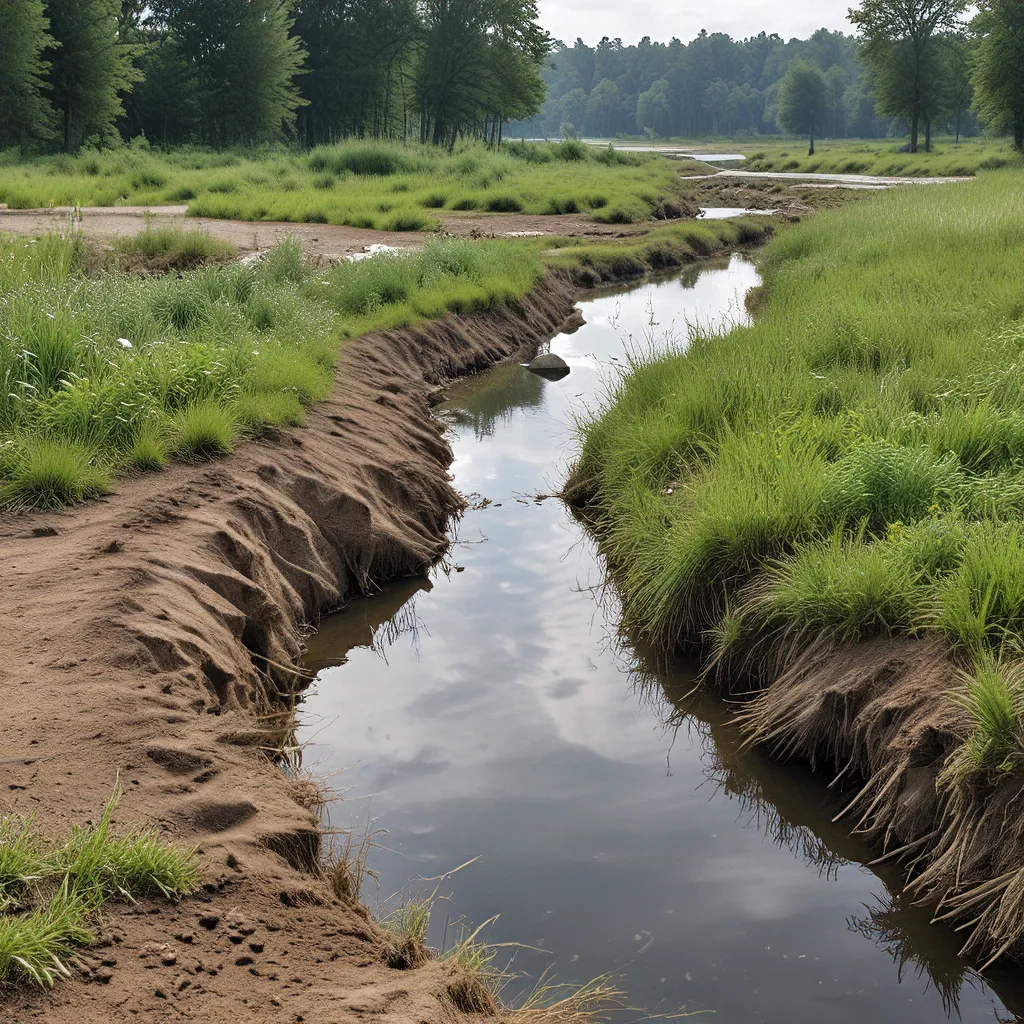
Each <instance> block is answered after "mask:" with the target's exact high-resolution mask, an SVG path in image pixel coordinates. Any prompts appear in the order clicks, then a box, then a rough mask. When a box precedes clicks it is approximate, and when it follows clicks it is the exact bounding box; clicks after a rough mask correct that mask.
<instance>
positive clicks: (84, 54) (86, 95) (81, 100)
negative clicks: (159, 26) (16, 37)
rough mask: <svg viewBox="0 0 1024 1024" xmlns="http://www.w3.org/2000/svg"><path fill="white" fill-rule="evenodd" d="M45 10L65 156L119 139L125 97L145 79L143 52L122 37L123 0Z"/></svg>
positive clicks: (76, 0) (54, 0) (55, 0)
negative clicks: (92, 143) (139, 60)
mask: <svg viewBox="0 0 1024 1024" xmlns="http://www.w3.org/2000/svg"><path fill="white" fill-rule="evenodd" d="M20 2H23V0H20ZM46 9H47V13H48V14H49V17H50V34H51V35H52V37H53V43H52V45H51V46H50V47H49V48H48V49H47V51H46V58H47V60H49V62H50V65H51V67H50V73H49V83H50V92H51V95H52V97H53V104H54V106H55V107H56V108H57V111H58V113H59V115H60V118H61V135H62V141H63V144H64V150H65V152H68V153H71V152H73V151H74V150H76V149H78V148H79V147H80V146H81V145H82V144H83V143H84V142H86V141H93V140H94V141H96V142H104V141H107V140H109V139H112V138H116V137H117V133H116V130H115V127H114V126H115V124H116V123H117V120H118V118H120V117H122V116H123V115H124V107H123V106H122V105H121V94H122V93H127V92H129V91H130V90H131V88H132V86H133V85H134V84H135V83H136V82H137V81H138V80H139V79H140V78H141V74H140V72H139V70H138V69H137V68H136V67H135V66H134V64H133V61H134V59H135V58H136V56H138V54H139V53H140V47H139V46H137V45H134V44H132V43H126V42H124V41H123V40H122V39H121V37H120V36H119V34H118V25H119V21H120V18H121V15H122V9H121V0H48V3H47V8H46Z"/></svg>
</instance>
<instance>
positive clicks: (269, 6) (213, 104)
mask: <svg viewBox="0 0 1024 1024" xmlns="http://www.w3.org/2000/svg"><path fill="white" fill-rule="evenodd" d="M158 6H159V11H160V16H161V20H162V21H163V22H164V23H165V24H166V26H167V28H168V30H169V32H170V34H171V36H173V38H174V40H175V44H176V46H177V47H178V49H179V53H180V57H181V59H182V60H183V61H184V62H185V65H186V67H187V68H188V70H189V76H188V77H189V78H191V80H192V81H193V82H194V83H195V90H196V94H195V100H196V102H197V106H198V109H199V110H200V111H201V126H200V133H201V136H202V139H203V141H205V142H207V143H209V144H211V145H214V146H229V145H237V144H243V145H250V144H253V143H259V142H267V141H271V140H273V139H277V138H279V137H280V136H281V135H282V133H287V132H289V131H291V130H292V129H293V128H294V126H295V118H296V112H297V110H298V109H299V107H300V106H302V105H303V104H304V103H305V102H306V101H305V100H303V98H302V97H301V96H300V94H299V89H298V85H297V84H296V81H295V79H296V76H297V75H298V74H300V73H301V71H302V65H303V59H304V57H305V55H306V54H305V51H304V50H303V49H302V46H301V43H300V41H299V39H298V38H297V37H296V36H294V35H292V32H291V30H292V26H293V24H294V23H293V20H292V17H291V11H292V3H291V0H165V2H164V3H163V4H160V5H156V4H154V7H158Z"/></svg>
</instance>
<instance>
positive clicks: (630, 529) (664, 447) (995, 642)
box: [573, 171, 1024, 666]
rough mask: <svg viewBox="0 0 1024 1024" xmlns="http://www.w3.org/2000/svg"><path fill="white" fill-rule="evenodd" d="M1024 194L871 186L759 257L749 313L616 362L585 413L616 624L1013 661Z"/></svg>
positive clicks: (583, 487)
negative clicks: (858, 642)
mask: <svg viewBox="0 0 1024 1024" xmlns="http://www.w3.org/2000/svg"><path fill="white" fill-rule="evenodd" d="M1022 248H1024V193H1022V191H1021V189H1020V178H1019V175H1018V174H1016V173H1013V172H1009V171H999V172H992V173H986V174H983V175H980V176H979V177H978V178H977V179H976V180H975V181H972V182H969V183H965V184H963V185H951V186H943V187H942V188H941V189H940V188H935V189H920V190H918V189H909V190H901V191H899V192H893V193H884V194H879V195H876V196H873V197H871V198H870V199H868V200H865V201H864V202H861V203H857V204H855V205H852V206H850V207H847V208H844V209H842V210H838V211H833V212H829V213H825V214H821V215H820V216H818V217H816V218H814V219H813V220H810V221H807V222H804V223H802V224H800V225H798V226H796V227H794V228H793V229H792V230H790V231H787V232H785V233H783V234H780V235H779V236H777V237H776V238H775V239H774V240H773V241H772V242H771V243H770V244H769V246H768V247H767V248H766V250H765V251H764V253H763V258H762V260H761V269H762V272H763V275H764V277H765V281H766V287H767V302H766V304H765V306H764V310H763V313H762V314H761V315H760V316H759V317H758V319H757V320H756V321H755V323H754V324H752V325H751V326H748V327H741V328H738V329H736V330H733V331H732V332H730V333H729V334H728V335H726V336H724V337H717V338H706V337H698V338H696V339H695V340H694V342H693V344H692V345H691V347H690V349H689V351H688V352H687V353H685V354H680V353H670V354H668V355H666V356H664V357H661V358H656V359H653V360H651V361H647V362H641V363H638V364H635V365H633V366H632V367H630V369H629V372H628V373H627V374H626V376H625V377H624V378H623V379H622V380H621V382H620V383H619V385H618V386H617V388H616V389H615V391H614V394H613V395H612V399H613V401H612V402H611V403H610V405H609V407H608V408H607V410H606V411H605V412H604V413H603V414H602V415H600V416H599V417H597V418H596V419H594V420H593V421H591V422H589V423H587V424H585V425H584V426H583V427H582V431H583V438H582V440H583V446H582V452H581V458H580V460H579V464H578V466H577V468H576V470H575V474H574V480H573V485H574V490H576V491H577V492H578V493H581V494H583V495H585V496H586V497H587V498H589V499H590V501H591V502H592V503H593V511H594V513H595V515H596V516H597V522H598V527H599V530H600V532H601V534H602V537H603V538H604V540H605V542H606V545H607V550H608V551H609V554H610V556H611V559H612V561H613V563H614V564H615V565H616V566H617V567H618V572H617V578H618V582H619V585H620V590H621V592H622V596H623V599H624V606H625V614H626V618H627V620H628V622H629V623H630V625H631V626H632V627H633V628H634V629H636V630H638V631H639V632H640V633H641V634H642V635H644V636H645V637H646V638H647V639H649V640H651V641H654V642H656V643H659V644H661V645H664V646H670V647H671V646H674V645H675V644H677V643H679V642H681V641H684V640H696V639H700V638H701V637H702V636H704V635H707V636H710V638H711V639H713V640H714V641H715V643H716V644H717V646H718V648H719V651H718V653H719V654H720V655H721V656H726V657H727V656H729V655H730V654H735V655H737V656H740V655H742V654H743V652H744V651H745V650H752V649H755V648H756V647H757V645H759V644H763V643H764V642H765V641H768V642H769V643H781V642H783V640H785V641H786V642H788V643H792V642H796V643H797V645H798V646H799V645H805V646H806V645H810V644H813V643H815V642H816V640H817V639H818V638H820V637H821V636H822V635H823V634H827V635H830V636H834V637H839V638H841V639H846V640H855V639H859V638H863V637H867V636H875V635H892V636H926V635H927V636H938V637H941V638H942V639H943V641H944V642H945V644H946V645H947V646H948V648H949V649H950V651H951V652H953V655H954V657H955V658H956V659H959V660H960V661H961V663H963V664H965V665H967V666H971V665H973V664H979V665H983V664H984V659H985V658H990V657H997V656H998V657H1005V658H1006V659H1007V662H1008V663H1012V664H1016V660H1017V659H1019V658H1020V656H1021V653H1022V652H1024V554H1022V552H1024V529H1022V527H1021V525H1020V521H1021V516H1022V514H1024V443H1022V441H1024V434H1022V433H1021V429H1022V423H1024V260H1022V259H1021V252H1022Z"/></svg>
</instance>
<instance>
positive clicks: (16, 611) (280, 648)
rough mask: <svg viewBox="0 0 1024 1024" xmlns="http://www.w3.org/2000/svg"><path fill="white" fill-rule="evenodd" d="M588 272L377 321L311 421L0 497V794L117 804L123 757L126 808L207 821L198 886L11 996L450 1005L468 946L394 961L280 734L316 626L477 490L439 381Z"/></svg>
mask: <svg viewBox="0 0 1024 1024" xmlns="http://www.w3.org/2000/svg"><path fill="white" fill-rule="evenodd" d="M572 298H573V289H572V286H571V285H570V284H569V283H568V282H567V281H566V280H565V279H564V278H559V277H554V276H549V277H548V278H547V279H546V280H545V282H544V284H543V285H542V286H541V287H540V288H539V289H537V290H536V291H534V292H533V293H531V295H530V296H528V297H527V298H526V299H524V300H522V301H521V302H519V303H516V304H514V305H512V306H509V307H507V308H501V309H496V310H494V311H489V312H484V313H477V314H466V315H463V316H461V317H454V316H448V317H446V318H443V319H442V320H440V321H436V322H433V323H430V324H423V325H421V326H419V327H415V328H410V329H405V330H394V331H390V332H385V333H383V334H374V335H367V336H365V337H364V338H362V339H360V340H358V341H356V342H352V343H350V344H349V345H347V346H345V347H344V349H343V352H342V356H341V362H340V366H339V372H338V376H337V384H336V386H335V390H334V393H333V394H332V396H331V397H329V398H328V399H327V400H325V401H324V402H322V403H320V404H319V405H317V406H316V407H315V408H314V409H313V410H311V411H310V413H309V414H308V419H307V425H306V427H305V428H304V429H302V430H292V431H284V432H282V433H281V435H280V436H279V437H278V438H277V439H275V440H270V439H264V440H263V441H260V442H255V443H252V444H250V445H246V446H244V447H242V448H241V449H240V450H239V451H237V452H236V453H235V454H234V455H233V456H232V457H231V458H230V459H228V460H225V461H220V462H216V463H212V464H208V465H205V466H201V467H196V466H185V465H178V466H172V467H170V468H169V469H168V470H166V471H165V472H163V473H159V474H151V475H149V476H146V477H141V478H136V479H133V480H129V481H126V482H125V483H124V484H123V485H122V487H121V489H120V491H119V493H118V494H117V496H116V498H114V499H113V500H111V501H108V502H105V503H94V504H91V505H88V506H84V507H81V508H78V509H76V510H73V511H70V512H67V513H64V514H57V513H51V514H45V515H43V514H36V515H32V516H21V517H18V518H15V519H9V520H7V521H5V522H4V523H3V525H2V527H0V551H2V557H3V559H4V564H5V565H7V566H8V567H9V572H8V576H7V582H8V585H7V586H6V587H5V588H4V592H3V596H2V597H0V617H2V620H3V621H4V623H5V625H6V627H7V628H6V629H5V630H4V636H3V640H2V658H3V664H4V666H5V677H6V678H7V679H9V680H10V684H9V686H8V687H7V688H6V690H5V700H6V701H7V707H8V715H7V716H6V721H7V725H6V727H5V730H4V732H5V738H4V743H3V747H4V751H5V755H7V758H8V760H9V763H8V764H6V765H5V769H6V776H7V781H8V789H9V798H8V803H9V805H10V807H11V808H12V809H14V810H18V811H24V812H30V811H31V812H34V813H35V814H36V816H37V819H38V821H39V823H40V826H41V827H44V828H51V827H52V828H56V827H58V826H60V825H61V824H62V823H64V822H66V821H68V820H76V819H77V818H78V817H81V816H83V815H86V814H88V813H89V812H90V810H91V809H93V808H95V807H97V806H102V805H103V802H104V800H105V797H106V796H109V792H110V790H111V788H112V785H113V782H114V780H115V778H116V777H117V775H118V774H119V773H120V776H121V779H122V783H123V785H124V789H125V795H124V798H123V800H122V804H121V806H120V808H119V810H118V817H119V818H120V819H122V820H142V821H145V822H148V823H154V824H158V825H159V826H160V827H161V830H162V831H163V832H164V833H165V834H167V835H169V836H170V837H173V838H174V839H176V840H178V841H180V842H183V843H190V842H191V843H198V844H199V846H200V849H201V860H202V862H203V864H204V866H205V874H206V877H207V879H208V885H207V892H206V893H205V895H204V896H203V898H202V900H201V901H186V902H185V903H183V904H181V905H180V907H178V908H176V909H174V910H170V911H168V910H164V911H162V912H160V913H157V912H156V911H157V908H155V907H152V908H151V907H148V906H145V907H143V908H141V909H140V912H138V913H136V912H133V911H127V912H124V913H115V914H112V915H111V916H110V917H109V919H108V921H107V927H105V929H104V943H103V945H104V948H101V949H100V950H99V951H98V952H97V953H96V954H95V956H94V957H93V956H90V955H89V954H87V959H89V960H90V961H94V962H93V964H92V966H93V968H95V970H92V971H90V972H89V973H88V974H86V975H85V977H84V978H81V979H79V980H76V981H74V982H69V983H67V984H65V985H63V986H61V987H59V988H58V989H57V990H56V992H55V993H54V995H53V996H52V997H39V996H33V995H29V994H24V993H23V994H20V995H15V996H13V997H9V1000H10V999H13V1000H14V1002H13V1004H12V1003H11V1002H10V1001H9V1002H8V1008H7V1009H6V1010H4V1011H3V1012H13V1013H14V1014H15V1016H16V1017H17V1018H18V1019H27V1018H28V1017H30V1016H31V1015H32V1014H37V1015H42V1016H44V1017H45V1019H47V1020H54V1021H63V1020H65V1019H67V1020H71V1019H72V1018H74V1019H76V1020H83V1019H84V1020H117V1019H130V1017H131V1016H132V1014H133V1013H141V1014H143V1015H149V1016H150V1017H153V1019H156V1017H157V1016H158V1015H159V1014H160V1013H162V1012H166V1008H167V1006H168V1003H167V1002H165V1001H164V1000H167V999H169V1000H171V1001H172V1002H173V1003H175V1005H176V1007H177V1008H178V1009H179V1010H182V1011H187V1012H188V1013H190V1014H192V1015H195V1016H197V1017H199V1018H201V1019H204V1020H208V1021H222V1020H224V1021H227V1020H229V1019H232V1018H233V1019H237V1018H238V1015H239V1014H243V1015H244V1014H246V1013H250V1012H254V1011H255V1010H256V1009H257V1008H258V1012H259V1014H260V1017H259V1019H281V1020H286V1019H287V1020H294V1019H295V1015H296V1014H297V1013H302V1014H304V1015H306V1017H307V1019H318V1018H320V1017H323V1016H324V1015H325V1014H328V1013H329V1014H331V1015H337V1014H340V1013H342V1012H343V1011H344V1012H351V1013H355V1012H356V1008H357V1007H358V1006H363V1007H364V1009H365V1010H366V1012H373V1010H374V1009H376V1011H377V1012H381V1013H384V1015H385V1016H386V1017H389V1018H393V1019H406V1015H407V1014H408V1013H413V1014H418V1015H419V1016H420V1017H423V1018H425V1019H440V1018H442V1017H444V1016H446V1015H447V1014H448V1013H449V1012H450V1009H449V1008H448V1002H450V1000H448V997H447V996H446V994H445V993H446V992H447V988H446V985H447V982H446V981H445V980H444V979H445V977H446V976H447V975H446V972H449V971H450V969H451V967H452V965H451V964H448V965H443V964H435V965H433V966H429V967H428V968H426V969H425V970H424V972H423V973H422V974H421V973H420V972H416V973H415V974H409V973H405V974H401V973H400V972H396V971H393V970H391V969H389V968H387V967H386V965H385V964H384V963H383V962H382V960H381V956H380V952H379V951H380V949H381V944H382V941H383V936H384V933H383V932H382V931H381V929H380V928H379V927H378V926H377V925H374V924H372V923H370V922H369V921H368V920H367V918H366V915H365V912H364V911H362V910H361V909H360V908H359V907H358V906H342V905H340V904H339V902H338V900H337V899H336V898H335V897H334V896H333V895H332V894H331V891H330V886H329V884H328V882H327V881H326V880H324V879H322V878H320V877H319V876H318V858H319V855H320V848H321V842H322V837H321V834H320V831H319V825H318V821H317V818H316V816H315V815H314V813H313V812H312V811H311V810H310V808H309V806H308V804H307V805H306V806H304V805H303V803H302V800H303V799H304V797H305V796H308V793H307V787H303V786H301V785H299V784H297V783H296V782H295V781H294V780H290V779H289V778H288V777H287V776H286V775H285V774H283V773H282V772H281V770H280V769H279V768H278V766H277V765H276V764H275V763H274V759H273V757H274V754H275V752H278V751H281V750H282V748H283V747H284V746H286V745H287V743H288V736H289V730H290V727H291V721H290V707H291V704H292V700H293V695H294V694H295V692H296V691H297V689H298V688H300V687H301V685H302V680H301V678H300V677H299V676H298V674H297V671H296V670H295V669H294V668H292V667H290V666H292V665H293V664H294V662H295V659H296V658H297V656H298V654H299V652H300V649H301V640H300V627H301V626H302V625H303V624H304V623H305V622H307V621H309V620H310V619H315V617H316V615H317V614H318V613H319V611H321V610H323V609H326V608H334V607H338V606H339V605H341V604H343V603H344V602H345V601H347V600H348V599H350V598H351V597H354V596H356V595H358V594H360V593H364V592H366V590H367V589H372V587H373V586H374V585H375V584H376V583H378V582H380V581H382V580H384V579H387V578H390V577H393V576H396V575H406V574H414V573H417V572H422V571H423V570H424V569H425V568H426V567H427V566H428V565H429V564H431V562H432V561H434V560H435V559H436V558H437V557H439V556H440V555H441V554H442V552H443V551H444V550H445V549H446V547H447V544H448V538H447V535H446V532H445V531H446V528H447V526H448V524H449V522H450V520H451V518H452V517H453V516H454V515H455V514H457V512H458V511H459V508H460V507H461V504H460V499H459V498H458V496H457V495H456V494H455V493H454V492H453V491H452V490H451V488H450V486H449V485H448V483H447V480H446V476H445V470H446V467H447V465H448V461H449V460H450V457H451V455H450V451H449V449H448V446H447V444H446V443H445V441H444V439H443V437H442V435H441V433H440V431H439V430H438V428H437V427H436V426H435V425H434V423H433V422H432V420H431V419H430V416H429V411H428V399H429V395H430V393H431V390H432V388H433V387H435V386H436V385H438V384H440V383H441V382H443V381H444V380H446V379H448V378H449V377H451V376H455V375H457V374H460V373H467V372H472V371H474V370H476V369H479V368H481V367H483V366H486V365H490V364H491V363H493V362H495V361H497V360H500V359H504V358H509V357H511V356H514V355H517V354H520V353H524V352H526V351H528V350H529V349H530V348H531V346H535V345H536V344H538V343H539V342H541V341H543V340H546V339H547V338H548V337H550V335H551V334H553V333H554V332H555V331H557V329H558V327H559V326H560V325H561V323H562V322H563V321H564V319H565V318H566V316H567V315H568V314H569V313H571V311H572V308H573V302H572ZM44 709H45V718H44V717H43V716H44ZM204 921H205V922H206V924H204V923H203V922H204ZM211 922H212V923H211ZM247 928H251V929H255V931H252V932H247V931H246V930H245V929H247ZM181 936H185V938H182V937H181ZM240 936H241V937H243V938H244V943H242V944H241V945H236V944H235V942H236V940H237V939H238V938H239V937H240ZM250 942H252V943H253V944H254V945H253V948H252V949H249V946H248V944H249V943H250ZM256 945H259V947H260V948H259V950H258V951H257V950H256V949H255V946H256ZM110 959H113V960H114V961H115V962H114V963H113V964H110V965H107V966H105V965H104V961H105V960H110ZM200 965H201V966H200ZM296 978H299V979H301V980H300V981H296V980H295V979H296ZM90 982H92V983H91V984H90ZM275 1000H276V1001H277V1002H276V1003H275V1002H274V1001H275ZM446 1000H448V1002H446ZM282 1004H283V1005H282ZM245 1007H251V1008H252V1009H246V1008H245ZM328 1007H329V1009H328ZM345 1007H348V1009H347V1010H346V1009H345Z"/></svg>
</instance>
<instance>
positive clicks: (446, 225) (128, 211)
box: [0, 206, 652, 257]
mask: <svg viewBox="0 0 1024 1024" xmlns="http://www.w3.org/2000/svg"><path fill="white" fill-rule="evenodd" d="M187 209H188V208H187V207H185V206H157V207H153V208H152V209H148V208H146V207H138V206H119V207H91V206H87V207H83V208H82V209H81V210H80V211H79V213H80V215H81V219H80V220H79V221H76V223H75V225H74V228H75V230H76V231H81V232H82V233H83V234H84V235H85V236H86V237H88V238H96V239H101V240H104V239H110V238H116V237H129V236H132V235H137V234H138V233H139V232H140V231H143V230H144V229H145V227H146V225H147V223H154V224H157V225H160V226H168V227H180V228H184V229H195V228H201V229H202V230H203V231H205V232H207V233H208V234H209V235H210V236H211V237H212V238H217V239H220V240H221V241H224V242H230V243H231V244H232V245H233V246H234V247H235V248H236V249H238V251H239V252H243V253H246V252H259V251H263V250H266V249H271V248H273V247H274V246H275V245H277V244H278V243H280V242H283V241H284V240H285V239H286V238H297V239H299V240H300V241H301V242H302V248H303V251H304V252H306V253H307V255H317V256H324V257H339V256H345V255H351V254H352V253H359V252H363V251H364V250H365V249H366V248H367V247H368V246H370V245H393V246H395V247H396V248H403V247H406V246H420V245H422V244H423V241H424V239H425V238H430V237H434V236H435V232H423V231H378V230H376V229H375V228H351V227H346V226H344V225H338V224H295V223H283V222H277V221H241V220H217V219H214V218H207V217H189V216H187V215H186V211H187ZM71 214H72V210H71V209H70V208H68V209H56V210H0V231H2V232H5V233H8V234H12V235H28V236H38V235H40V234H46V233H47V232H52V231H66V230H68V226H69V224H70V223H71ZM651 225H652V222H650V221H642V222H639V223H637V224H600V223H597V222H596V221H592V220H591V219H590V218H589V217H587V216H586V215H585V214H582V213H579V214H577V213H567V214H550V215H544V216H539V215H535V214H523V213H452V214H449V215H447V216H446V217H444V218H443V220H442V225H441V230H442V231H443V232H444V233H446V234H450V235H465V236H470V237H477V236H481V235H487V236H490V235H494V236H497V237H501V236H503V235H511V236H516V235H523V234H525V235H552V236H558V237H565V238H576V237H591V236H592V237H595V238H619V237H623V236H627V235H638V234H643V233H644V232H646V231H649V230H650V229H651Z"/></svg>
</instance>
